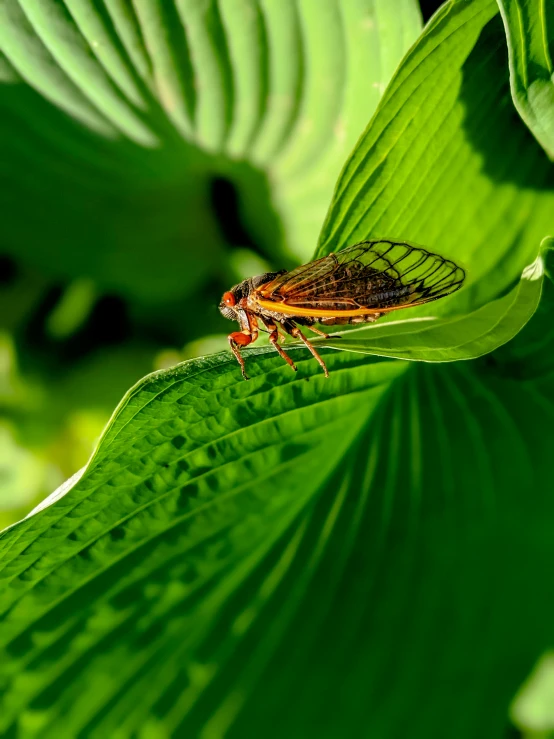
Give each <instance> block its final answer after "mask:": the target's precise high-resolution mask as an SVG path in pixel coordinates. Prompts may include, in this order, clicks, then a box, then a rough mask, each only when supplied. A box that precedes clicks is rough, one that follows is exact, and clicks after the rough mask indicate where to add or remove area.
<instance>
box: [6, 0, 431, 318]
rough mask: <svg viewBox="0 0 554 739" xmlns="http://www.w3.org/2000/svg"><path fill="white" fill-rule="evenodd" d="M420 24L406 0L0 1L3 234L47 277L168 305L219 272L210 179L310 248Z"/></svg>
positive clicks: (260, 229) (251, 220)
mask: <svg viewBox="0 0 554 739" xmlns="http://www.w3.org/2000/svg"><path fill="white" fill-rule="evenodd" d="M398 14H399V15H400V17H401V18H402V22H401V23H398V22H397V21H396V19H397V17H398ZM420 29H421V19H420V15H419V10H418V4H417V2H416V0H399V3H398V4H397V5H396V6H395V7H394V8H392V6H391V5H390V3H389V2H388V1H387V0H354V1H353V2H349V3H346V4H345V3H342V2H339V0H317V1H314V0H308V2H304V1H301V0H282V2H278V3H275V2H273V0H225V2H215V0H207V1H206V2H200V3H199V2H196V1H195V0H178V1H173V0H168V1H167V2H159V1H158V0H137V2H135V3H121V2H119V0H106V2H94V3H91V2H89V0H67V2H60V1H59V0H44V2H40V3H36V2H34V1H33V0H31V1H30V2H28V1H27V0H21V2H19V0H6V2H4V3H3V4H2V6H1V7H0V48H1V49H2V52H3V54H4V55H5V66H6V68H7V69H6V76H7V79H9V80H10V84H4V85H2V86H1V88H0V111H1V117H2V123H1V129H0V130H1V133H2V138H3V140H5V141H9V143H10V146H9V150H7V151H6V160H5V162H3V165H2V169H3V172H4V175H5V176H6V177H7V178H9V180H10V183H11V185H10V188H9V190H8V192H7V193H6V202H5V210H4V212H3V233H4V238H5V244H6V247H7V248H8V249H9V250H10V252H11V253H12V254H14V255H15V256H16V257H17V258H18V259H22V260H25V261H27V262H28V263H30V264H32V265H34V266H35V267H38V268H39V269H40V270H41V272H42V273H43V274H46V275H51V276H52V277H54V278H56V279H60V278H63V279H68V278H72V277H77V278H79V279H81V278H83V277H90V278H92V279H93V280H94V281H95V282H96V283H97V284H98V285H99V286H100V289H102V290H110V291H113V290H115V291H117V292H119V293H121V294H123V295H125V296H126V297H127V298H128V299H132V300H134V301H135V302H138V303H142V304H146V305H157V304H165V305H168V304H169V305H171V306H172V307H173V306H174V301H175V300H177V299H179V298H181V297H182V296H184V295H187V294H190V293H191V291H193V290H199V288H201V287H202V285H203V284H206V283H207V282H208V281H210V280H212V281H213V280H214V279H216V278H218V279H223V278H224V277H228V271H226V270H225V263H224V260H225V246H226V244H225V242H224V240H223V238H222V235H221V230H220V224H219V223H218V222H217V219H216V214H215V213H214V209H213V207H212V204H211V201H210V188H211V186H212V183H213V180H214V178H218V177H219V178H224V179H227V180H229V181H230V182H231V183H232V184H233V185H234V186H235V188H236V190H237V192H238V199H239V210H240V215H241V218H242V220H243V222H244V224H245V225H246V230H247V231H248V236H249V237H250V240H251V241H252V242H253V243H256V244H257V245H258V246H259V247H260V248H261V249H263V250H264V251H265V252H266V254H270V255H271V257H272V259H275V260H277V259H280V260H281V261H286V260H287V257H288V259H289V261H291V256H292V255H293V254H294V255H296V258H298V256H300V257H301V258H302V259H304V260H307V259H308V258H309V256H310V255H311V253H312V252H313V248H314V244H315V241H316V238H317V233H318V230H319V228H320V225H321V221H322V219H323V217H324V213H325V209H326V207H327V205H328V202H329V198H330V195H331V192H332V188H333V186H334V183H335V180H336V177H337V175H338V172H339V170H340V167H341V166H342V163H343V161H344V158H345V156H346V155H347V154H348V152H349V151H350V149H351V148H352V146H353V145H354V143H355V141H356V139H357V137H358V136H359V134H360V131H361V130H362V128H363V126H364V125H365V124H366V122H367V120H368V118H369V117H370V116H371V114H372V113H373V112H374V110H375V107H376V105H377V103H378V101H379V98H380V96H381V94H382V92H383V90H384V88H385V87H386V84H387V82H388V81H389V79H390V77H391V75H392V73H393V72H394V69H395V68H396V66H397V64H398V62H399V61H400V59H401V58H402V55H403V53H404V52H405V51H406V50H407V49H408V48H409V46H410V45H411V44H412V43H413V42H414V41H415V39H416V37H417V34H418V33H419V31H420ZM331 48H332V49H333V53H332V54H330V53H329V49H331ZM29 212H33V214H34V216H33V218H32V219H30V218H28V217H27V214H28V213H29ZM60 224H63V228H60ZM153 255H155V258H153Z"/></svg>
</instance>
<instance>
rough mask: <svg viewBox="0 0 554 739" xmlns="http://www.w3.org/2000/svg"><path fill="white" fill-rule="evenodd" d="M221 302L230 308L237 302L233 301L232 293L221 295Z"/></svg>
mask: <svg viewBox="0 0 554 739" xmlns="http://www.w3.org/2000/svg"><path fill="white" fill-rule="evenodd" d="M223 302H224V303H225V305H228V306H229V307H230V308H232V307H233V305H235V303H236V302H237V301H236V300H235V296H234V295H233V293H223Z"/></svg>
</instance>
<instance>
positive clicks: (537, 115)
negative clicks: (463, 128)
mask: <svg viewBox="0 0 554 739" xmlns="http://www.w3.org/2000/svg"><path fill="white" fill-rule="evenodd" d="M498 5H499V7H500V12H501V14H502V19H503V21H504V28H505V29H506V37H507V39H508V52H509V58H510V83H511V88H512V97H513V99H514V105H515V106H516V108H517V110H518V111H519V114H520V115H521V117H522V118H523V120H524V121H525V123H526V124H527V125H528V126H529V129H530V130H531V131H532V133H533V135H534V136H535V137H536V138H537V141H539V142H540V143H541V145H542V146H543V148H544V150H545V151H546V153H547V154H548V156H549V157H550V159H554V120H553V118H552V108H553V107H554V62H553V50H554V6H553V5H552V3H549V2H544V0H498Z"/></svg>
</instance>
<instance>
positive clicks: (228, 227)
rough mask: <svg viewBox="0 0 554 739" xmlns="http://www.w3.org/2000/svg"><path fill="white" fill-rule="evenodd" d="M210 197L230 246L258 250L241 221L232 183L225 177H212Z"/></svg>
mask: <svg viewBox="0 0 554 739" xmlns="http://www.w3.org/2000/svg"><path fill="white" fill-rule="evenodd" d="M210 199H211V203H212V207H213V209H214V213H215V217H216V219H217V222H218V224H219V228H220V229H221V233H222V234H223V236H224V237H225V240H226V241H227V243H228V244H229V245H230V246H243V247H248V248H249V249H253V250H256V251H259V249H258V247H257V245H256V242H255V241H254V240H253V239H252V237H251V236H250V234H249V233H248V231H247V229H246V228H245V226H244V223H242V221H241V218H240V213H239V199H238V193H237V189H236V187H235V186H234V184H233V183H232V182H231V181H230V180H228V179H226V178H225V177H214V178H213V180H212V181H211V183H210Z"/></svg>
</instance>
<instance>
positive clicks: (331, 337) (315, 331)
mask: <svg viewBox="0 0 554 739" xmlns="http://www.w3.org/2000/svg"><path fill="white" fill-rule="evenodd" d="M306 328H307V329H308V331H313V332H314V334H319V335H320V336H323V338H324V339H342V336H339V334H326V333H325V331H320V330H319V329H318V328H314V327H313V326H306Z"/></svg>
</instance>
